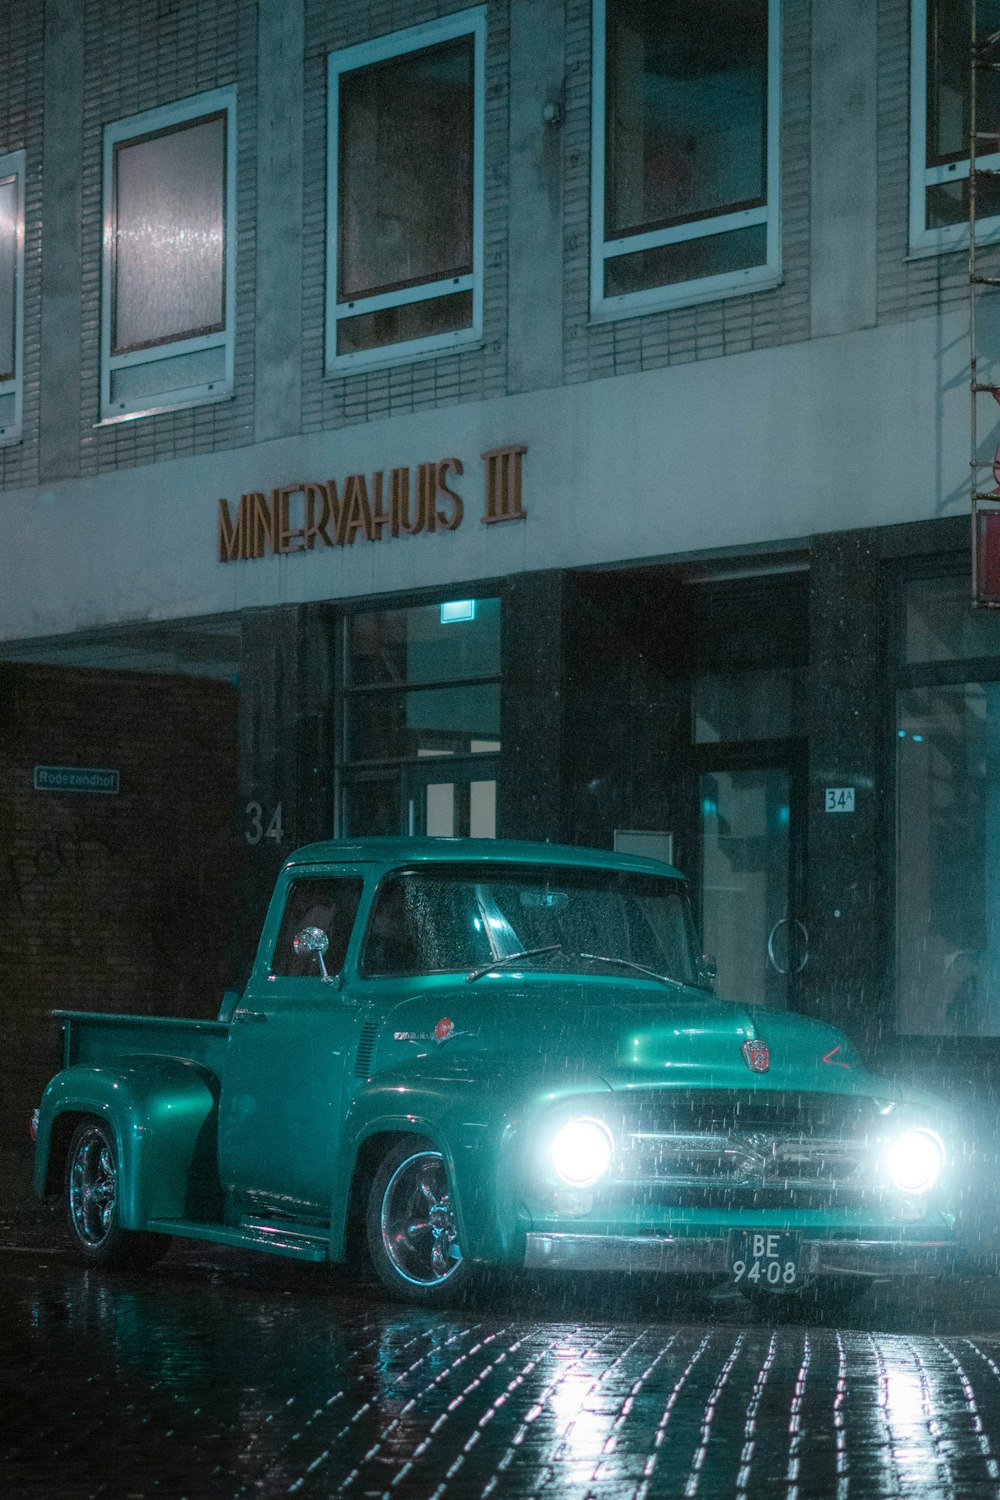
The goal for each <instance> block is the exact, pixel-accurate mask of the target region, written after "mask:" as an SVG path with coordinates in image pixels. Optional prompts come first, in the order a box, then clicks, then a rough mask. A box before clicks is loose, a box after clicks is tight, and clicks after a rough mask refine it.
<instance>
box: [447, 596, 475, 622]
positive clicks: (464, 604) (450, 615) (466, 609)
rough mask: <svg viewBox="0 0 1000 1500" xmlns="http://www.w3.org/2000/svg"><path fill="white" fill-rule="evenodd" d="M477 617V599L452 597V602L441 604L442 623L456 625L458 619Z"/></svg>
mask: <svg viewBox="0 0 1000 1500" xmlns="http://www.w3.org/2000/svg"><path fill="white" fill-rule="evenodd" d="M475 618H476V601H475V599H452V601H451V603H450V604H442V606H441V624H442V625H454V624H455V623H456V622H457V621H458V620H474V619H475Z"/></svg>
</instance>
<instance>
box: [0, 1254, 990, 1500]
mask: <svg viewBox="0 0 1000 1500" xmlns="http://www.w3.org/2000/svg"><path fill="white" fill-rule="evenodd" d="M0 1274H2V1275H3V1283H4V1299H3V1307H2V1312H0V1395H2V1412H3V1419H2V1441H0V1494H2V1495H3V1496H4V1497H11V1500H13V1497H17V1500H28V1497H30V1500H78V1497H84V1496H87V1497H90V1496H94V1497H96V1496H102V1497H103V1496H108V1497H114V1500H139V1497H146V1496H168V1497H170V1500H181V1497H188V1500H196V1497H199V1496H209V1497H215V1496H220V1497H221V1496H225V1497H231V1500H246V1497H251V1496H264V1497H269V1496H278V1495H291V1496H300V1497H302V1500H308V1497H317V1496H344V1497H349V1500H355V1497H356V1500H362V1497H364V1500H371V1497H388V1500H392V1497H397V1496H398V1497H406V1500H415V1497H420V1500H445V1497H450V1500H468V1497H473V1496H475V1497H480V1496H481V1497H484V1500H486V1497H490V1496H494V1497H497V1500H502V1497H514V1496H518V1497H522V1496H523V1497H528V1496H535V1495H538V1496H545V1497H550V1496H551V1497H556V1496H558V1497H566V1500H587V1497H593V1500H602V1497H607V1500H645V1497H647V1496H649V1497H651V1500H652V1497H656V1496H661V1495H662V1496H675V1495H676V1496H684V1497H694V1496H698V1497H704V1500H708V1497H717V1496H733V1497H743V1496H746V1497H751V1496H769V1497H770V1496H781V1497H782V1500H806V1497H808V1496H830V1497H837V1500H842V1497H843V1500H847V1497H851V1500H854V1497H862V1496H865V1497H867V1496H873V1497H874V1496H887V1497H888V1496H904V1495H910V1496H913V1495H920V1496H938V1495H941V1496H949V1497H956V1500H965V1497H979V1496H987V1495H988V1496H1000V1333H997V1334H994V1333H982V1332H981V1331H978V1329H977V1312H978V1313H979V1319H978V1328H979V1329H981V1328H982V1327H993V1328H996V1327H997V1324H996V1322H995V1320H992V1318H993V1315H992V1311H991V1310H990V1309H987V1308H985V1307H980V1308H978V1309H977V1308H976V1307H975V1306H974V1305H973V1302H972V1300H970V1299H972V1298H973V1294H974V1291H975V1287H974V1286H973V1285H972V1284H970V1287H969V1288H968V1289H967V1295H966V1297H965V1299H964V1305H963V1299H962V1298H961V1297H959V1298H958V1299H957V1300H953V1302H952V1304H951V1310H950V1311H946V1313H945V1314H944V1315H942V1316H931V1315H929V1314H927V1312H926V1310H924V1311H921V1310H920V1309H919V1308H916V1307H914V1306H912V1305H911V1306H910V1307H909V1308H907V1307H906V1305H905V1301H904V1303H903V1304H902V1305H900V1304H899V1303H896V1304H895V1305H890V1304H885V1305H884V1306H881V1305H880V1304H879V1303H878V1302H877V1301H873V1299H872V1297H871V1296H869V1297H868V1298H866V1299H864V1301H863V1302H862V1303H860V1304H859V1313H858V1315H857V1316H856V1317H855V1318H854V1319H853V1320H852V1324H851V1326H847V1327H838V1326H833V1325H827V1326H813V1325H812V1324H809V1323H808V1322H806V1321H795V1320H794V1319H793V1320H789V1319H788V1318H787V1317H785V1318H784V1319H780V1318H779V1319H778V1320H775V1318H774V1317H773V1316H770V1315H769V1310H768V1309H767V1308H764V1309H758V1308H755V1307H751V1306H748V1305H747V1304H746V1303H745V1302H743V1301H742V1299H740V1298H739V1297H723V1298H721V1299H708V1298H706V1297H704V1296H696V1295H694V1294H689V1295H688V1296H686V1297H685V1296H681V1297H677V1298H674V1299H673V1300H668V1299H664V1298H662V1297H661V1296H659V1295H658V1294H657V1293H656V1292H654V1291H651V1290H650V1289H649V1288H648V1287H646V1288H643V1287H637V1288H635V1289H634V1291H632V1290H625V1289H622V1288H620V1287H616V1288H614V1289H609V1288H607V1287H606V1286H605V1287H604V1288H601V1287H599V1286H593V1285H592V1286H590V1287H582V1286H578V1285H572V1286H570V1287H568V1288H567V1287H566V1286H565V1285H564V1284H553V1285H552V1286H551V1287H550V1289H548V1290H546V1289H545V1288H542V1289H541V1290H540V1289H539V1288H538V1287H537V1285H532V1284H526V1285H519V1284H516V1283H514V1284H511V1285H505V1286H498V1287H497V1288H496V1289H495V1294H494V1295H491V1296H490V1297H488V1298H487V1299H484V1300H483V1301H481V1302H480V1303H479V1305H477V1306H473V1307H470V1308H468V1309H463V1310H457V1311H455V1312H452V1313H449V1314H447V1315H443V1316H442V1315H431V1314H429V1313H423V1312H414V1311H412V1310H407V1309H403V1308H400V1307H397V1306H395V1305H393V1304H392V1303H390V1302H387V1301H384V1300H382V1299H381V1298H380V1297H379V1295H378V1294H377V1293H376V1292H375V1291H374V1289H365V1288H354V1289H351V1290H345V1289H344V1288H343V1286H342V1285H338V1283H337V1282H336V1281H335V1280H334V1279H332V1278H331V1277H330V1276H329V1274H324V1273H322V1272H321V1271H320V1270H319V1269H318V1268H309V1267H301V1266H295V1265H289V1264H288V1263H283V1262H266V1263H262V1262H260V1261H257V1260H254V1261H250V1260H249V1259H248V1258H246V1257H244V1258H240V1257H238V1256H229V1257H227V1256H225V1255H222V1256H220V1257H216V1256H214V1255H213V1256H211V1257H205V1256H204V1255H192V1254H190V1253H189V1252H183V1251H180V1252H179V1251H177V1250H175V1251H172V1252H171V1255H170V1256H169V1257H168V1258H167V1260H166V1261H165V1262H164V1263H163V1264H162V1266H161V1267H159V1268H157V1269H156V1270H155V1271H153V1272H152V1273H148V1274H147V1275H145V1276H143V1277H126V1278H116V1277H112V1276H107V1275H105V1276H102V1275H98V1274H95V1273H88V1272H86V1271H83V1270H80V1269H78V1268H77V1267H75V1266H73V1265H72V1264H71V1263H70V1262H69V1261H68V1260H66V1259H64V1258H63V1256H62V1254H61V1252H52V1253H49V1252H46V1251H34V1252H30V1251H29V1252H22V1253H20V1254H19V1253H17V1252H13V1251H8V1252H4V1251H0ZM994 1303H995V1297H994V1298H993V1303H991V1307H992V1305H993V1304H994ZM956 1309H957V1310H956ZM879 1329H881V1330H882V1331H878V1330H879Z"/></svg>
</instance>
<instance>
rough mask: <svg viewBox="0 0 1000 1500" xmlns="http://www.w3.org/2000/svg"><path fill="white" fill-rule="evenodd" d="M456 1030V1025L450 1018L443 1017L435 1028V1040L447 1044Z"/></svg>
mask: <svg viewBox="0 0 1000 1500" xmlns="http://www.w3.org/2000/svg"><path fill="white" fill-rule="evenodd" d="M454 1030H455V1023H454V1021H452V1020H451V1019H450V1018H449V1017H448V1016H442V1017H441V1019H440V1021H439V1022H438V1023H437V1025H436V1026H435V1028H434V1040H435V1041H436V1042H446V1041H447V1040H448V1038H449V1037H450V1036H451V1034H452V1032H453V1031H454Z"/></svg>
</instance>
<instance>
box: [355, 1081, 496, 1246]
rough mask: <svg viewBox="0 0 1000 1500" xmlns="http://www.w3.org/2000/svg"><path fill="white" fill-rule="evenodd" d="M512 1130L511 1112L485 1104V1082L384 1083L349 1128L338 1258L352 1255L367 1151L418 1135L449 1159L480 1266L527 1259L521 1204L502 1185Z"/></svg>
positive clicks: (463, 1225)
mask: <svg viewBox="0 0 1000 1500" xmlns="http://www.w3.org/2000/svg"><path fill="white" fill-rule="evenodd" d="M507 1123H508V1114H507V1111H506V1110H504V1109H503V1108H497V1106H496V1104H495V1103H493V1102H492V1101H491V1102H490V1103H489V1104H487V1103H486V1101H485V1100H484V1090H483V1086H482V1082H481V1081H480V1080H475V1079H472V1078H468V1077H466V1078H461V1077H455V1076H451V1077H448V1078H441V1079H432V1078H426V1079H421V1080H419V1081H415V1080H412V1079H410V1080H408V1081H407V1083H406V1085H405V1087H401V1086H400V1085H399V1083H398V1082H396V1081H390V1080H389V1079H381V1078H380V1079H376V1080H375V1081H374V1082H373V1083H372V1084H371V1085H370V1086H369V1087H368V1088H366V1089H365V1090H363V1091H362V1092H361V1093H359V1094H358V1095H357V1096H356V1097H355V1099H354V1101H353V1103H352V1105H351V1108H350V1110H349V1112H348V1115H347V1118H346V1120H345V1122H344V1136H343V1150H342V1151H341V1152H340V1155H339V1160H338V1166H337V1180H336V1182H335V1184H334V1190H333V1202H332V1213H331V1224H330V1248H331V1254H332V1256H333V1258H334V1259H341V1258H342V1257H343V1255H344V1253H345V1245H346V1239H347V1229H348V1213H349V1211H350V1205H351V1194H352V1187H353V1186H354V1185H355V1175H356V1173H357V1172H358V1170H359V1166H360V1163H362V1162H363V1161H364V1160H365V1159H366V1157H367V1151H366V1147H367V1148H369V1149H370V1148H371V1146H372V1145H373V1143H374V1141H375V1139H376V1137H380V1136H385V1137H392V1136H397V1137H398V1136H400V1135H414V1136H426V1137H427V1138H428V1139H429V1140H431V1141H433V1142H434V1145H435V1146H436V1147H437V1148H438V1150H439V1151H440V1152H441V1154H442V1156H443V1157H444V1159H445V1163H446V1165H447V1168H448V1173H449V1176H450V1178H451V1182H452V1186H453V1190H454V1200H455V1201H454V1208H455V1215H456V1219H457V1223H458V1231H459V1238H460V1241H461V1244H462V1247H463V1250H464V1251H465V1253H466V1254H467V1255H468V1256H469V1257H470V1258H471V1259H473V1260H488V1261H497V1262H505V1261H517V1260H519V1258H520V1254H521V1253H522V1251H523V1246H522V1245H521V1237H522V1235H523V1228H519V1226H518V1223H517V1212H516V1203H514V1202H512V1201H511V1199H510V1194H509V1193H505V1192H504V1191H503V1188H502V1182H501V1178H502V1173H501V1170H500V1169H501V1162H502V1151H501V1140H502V1137H503V1134H504V1131H505V1130H506V1128H507ZM376 1159H377V1157H376ZM362 1207H363V1206H362Z"/></svg>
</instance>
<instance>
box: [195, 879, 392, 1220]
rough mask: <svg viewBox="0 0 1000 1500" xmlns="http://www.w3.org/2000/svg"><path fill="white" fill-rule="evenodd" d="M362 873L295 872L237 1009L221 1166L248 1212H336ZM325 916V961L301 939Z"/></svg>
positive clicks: (222, 1115)
mask: <svg viewBox="0 0 1000 1500" xmlns="http://www.w3.org/2000/svg"><path fill="white" fill-rule="evenodd" d="M363 883H364V871H363V870H362V869H360V868H357V869H338V870H337V871H336V872H335V873H333V872H329V871H323V872H316V873H313V872H310V873H308V874H302V875H300V876H298V877H297V878H294V879H293V880H292V881H291V882H290V884H289V886H288V890H287V894H286V899H285V904H284V910H283V912H282V914H281V918H280V925H279V926H278V932H277V938H276V940H275V942H274V944H273V947H271V949H270V952H268V943H267V938H266V937H265V941H264V944H263V945H262V950H261V953H260V955H259V956H258V961H257V964H256V966H255V968H254V972H253V975H252V976H251V979H250V983H249V985H248V986H247V990H246V993H245V994H244V996H243V998H242V1000H241V1001H240V1003H239V1005H238V1006H237V1007H236V1010H235V1011H234V1012H233V1019H232V1025H231V1028H230V1035H229V1049H228V1052H227V1055H226V1065H225V1071H224V1073H223V1079H222V1098H221V1101H220V1108H219V1168H220V1174H221V1178H222V1184H223V1187H224V1188H225V1189H226V1190H227V1191H228V1192H229V1193H230V1194H231V1195H232V1197H233V1201H234V1203H235V1206H236V1207H238V1208H242V1210H243V1211H244V1212H261V1213H266V1212H273V1211H275V1210H279V1211H281V1212H283V1213H286V1214H292V1215H295V1216H297V1215H306V1216H309V1217H318V1218H322V1219H326V1218H328V1217H329V1212H330V1190H331V1184H332V1182H333V1163H334V1158H335V1156H336V1152H337V1146H338V1141H339V1134H340V1122H341V1108H342V1093H343V1083H344V1074H345V1069H346V1067H347V1062H348V1059H349V1058H350V1057H351V1056H352V1054H353V1048H354V1046H356V1044H357V1036H358V1031H359V1029H360V1025H361V1020H360V1013H359V1007H358V1006H357V1004H356V1003H355V1002H352V1001H351V1000H348V999H346V998H345V991H344V990H343V989H342V988H341V982H340V976H341V973H342V970H343V967H344V963H345V959H346V957H347V951H348V946H349V943H350V939H351V935H352V932H353V930H354V926H355V923H356V920H357V914H358V907H359V905H360V902H361V891H362V886H363ZM269 927H270V923H269ZM316 927H318V928H320V929H321V930H322V931H323V932H324V933H325V934H326V936H327V938H328V940H329V941H328V947H327V949H326V952H325V954H323V956H322V963H321V962H320V956H319V955H318V954H317V953H316V952H296V949H295V946H294V939H295V936H296V934H297V933H300V932H302V930H303V929H304V928H316ZM271 930H272V931H273V928H271ZM323 968H325V969H326V977H324V975H323V973H322V969H323Z"/></svg>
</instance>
